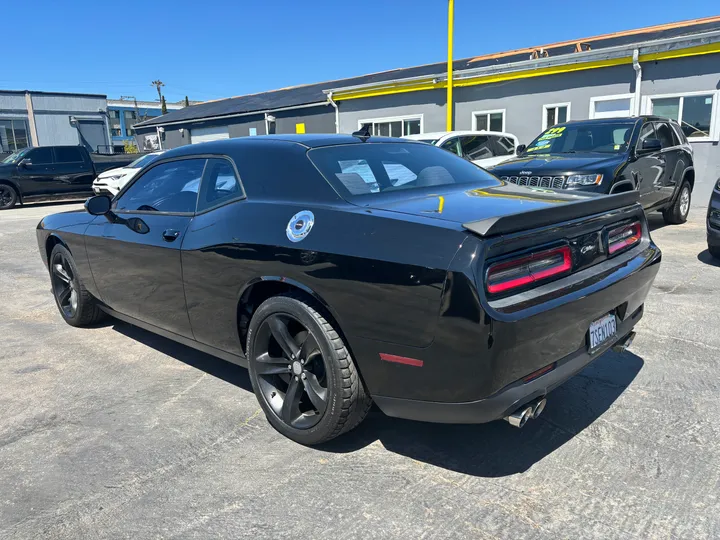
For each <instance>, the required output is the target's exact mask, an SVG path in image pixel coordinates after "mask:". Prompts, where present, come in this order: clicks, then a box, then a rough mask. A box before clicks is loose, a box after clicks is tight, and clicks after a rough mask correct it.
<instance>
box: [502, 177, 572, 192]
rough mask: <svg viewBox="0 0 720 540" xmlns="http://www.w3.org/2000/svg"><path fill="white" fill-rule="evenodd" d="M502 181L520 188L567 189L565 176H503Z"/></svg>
mask: <svg viewBox="0 0 720 540" xmlns="http://www.w3.org/2000/svg"><path fill="white" fill-rule="evenodd" d="M501 180H505V181H506V182H512V183H513V184H517V185H518V186H531V187H546V188H553V189H562V188H563V187H565V177H564V176H503V177H501Z"/></svg>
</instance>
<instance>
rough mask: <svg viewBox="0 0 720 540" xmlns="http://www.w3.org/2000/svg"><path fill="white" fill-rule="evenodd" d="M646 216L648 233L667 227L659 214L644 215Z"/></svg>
mask: <svg viewBox="0 0 720 540" xmlns="http://www.w3.org/2000/svg"><path fill="white" fill-rule="evenodd" d="M645 215H646V216H647V222H648V229H649V230H650V232H651V233H652V232H655V231H656V230H658V229H662V228H663V227H667V223H665V219H664V218H663V216H662V214H661V213H660V212H653V213H652V214H645Z"/></svg>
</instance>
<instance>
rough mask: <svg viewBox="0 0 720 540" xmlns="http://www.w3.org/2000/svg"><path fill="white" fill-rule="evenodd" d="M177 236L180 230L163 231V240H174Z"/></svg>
mask: <svg viewBox="0 0 720 540" xmlns="http://www.w3.org/2000/svg"><path fill="white" fill-rule="evenodd" d="M178 236H180V231H178V230H176V229H165V230H164V231H163V240H165V241H166V242H174V241H175V239H176V238H177V237H178Z"/></svg>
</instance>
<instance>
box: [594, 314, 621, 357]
mask: <svg viewBox="0 0 720 540" xmlns="http://www.w3.org/2000/svg"><path fill="white" fill-rule="evenodd" d="M616 332H617V322H616V320H615V314H614V313H610V314H608V315H605V316H604V317H602V318H600V319H598V320H597V321H595V322H593V323H592V324H591V325H590V331H589V334H590V351H594V350H596V349H597V348H598V347H600V346H601V345H602V344H603V343H605V342H606V341H608V340H610V339H612V338H613V337H614V336H615V333H616Z"/></svg>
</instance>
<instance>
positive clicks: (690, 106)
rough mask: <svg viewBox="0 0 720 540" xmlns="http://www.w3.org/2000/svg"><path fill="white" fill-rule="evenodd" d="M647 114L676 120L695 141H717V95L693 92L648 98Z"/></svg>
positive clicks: (686, 134)
mask: <svg viewBox="0 0 720 540" xmlns="http://www.w3.org/2000/svg"><path fill="white" fill-rule="evenodd" d="M647 99H648V100H649V101H648V104H647V105H646V109H647V112H648V113H649V114H654V115H657V116H663V117H665V118H670V119H672V120H675V121H676V122H678V123H679V124H680V127H681V129H682V131H683V133H685V136H686V137H687V138H688V139H690V140H693V141H699V140H706V141H710V140H716V139H717V137H718V136H717V135H714V128H715V125H716V124H717V119H716V118H715V117H716V116H717V115H716V114H715V110H716V108H717V104H716V101H717V93H716V92H692V93H688V94H683V95H672V96H667V95H664V96H648V98H647Z"/></svg>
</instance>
